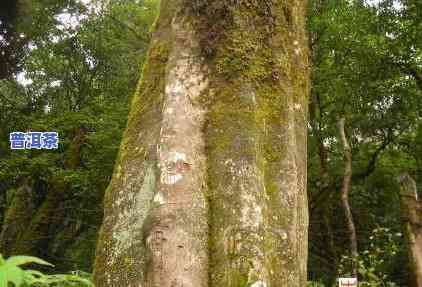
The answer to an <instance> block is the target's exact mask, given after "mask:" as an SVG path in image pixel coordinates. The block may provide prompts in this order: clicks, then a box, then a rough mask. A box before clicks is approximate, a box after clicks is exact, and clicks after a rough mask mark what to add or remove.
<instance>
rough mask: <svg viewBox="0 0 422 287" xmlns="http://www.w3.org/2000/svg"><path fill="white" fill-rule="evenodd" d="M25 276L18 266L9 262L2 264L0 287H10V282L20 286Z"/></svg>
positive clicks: (0, 267)
mask: <svg viewBox="0 0 422 287" xmlns="http://www.w3.org/2000/svg"><path fill="white" fill-rule="evenodd" d="M23 277H24V273H23V270H22V269H20V268H19V267H17V266H14V265H9V264H3V265H2V266H0V287H8V283H13V284H14V285H15V286H16V287H19V286H21V284H22V283H23Z"/></svg>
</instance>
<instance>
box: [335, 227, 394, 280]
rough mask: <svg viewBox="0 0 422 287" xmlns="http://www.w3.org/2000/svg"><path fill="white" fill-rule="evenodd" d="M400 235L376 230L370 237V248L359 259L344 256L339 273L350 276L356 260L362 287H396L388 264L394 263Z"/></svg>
mask: <svg viewBox="0 0 422 287" xmlns="http://www.w3.org/2000/svg"><path fill="white" fill-rule="evenodd" d="M401 237H402V235H401V234H400V233H396V234H393V233H392V232H391V230H390V229H389V228H376V229H374V230H373V232H372V235H371V236H370V237H369V240H370V244H369V248H368V249H366V250H364V251H362V252H361V253H360V254H359V256H358V258H355V259H353V258H351V257H350V256H347V255H344V256H342V260H341V263H340V266H339V267H340V269H339V273H340V275H341V276H343V277H346V276H349V275H350V267H351V263H352V262H353V261H354V260H355V261H356V262H357V266H358V272H359V278H360V280H359V281H360V282H359V286H361V287H394V286H397V284H396V283H394V282H391V281H390V280H389V278H388V275H387V271H388V268H387V267H388V263H389V262H394V259H395V258H394V257H395V255H396V254H397V251H398V248H399V246H398V245H397V241H398V240H399V239H400V238H401Z"/></svg>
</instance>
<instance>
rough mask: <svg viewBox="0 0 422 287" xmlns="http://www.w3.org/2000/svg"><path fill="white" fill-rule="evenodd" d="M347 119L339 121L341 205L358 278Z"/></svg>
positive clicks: (354, 272)
mask: <svg viewBox="0 0 422 287" xmlns="http://www.w3.org/2000/svg"><path fill="white" fill-rule="evenodd" d="M345 121H346V120H345V119H344V118H341V119H340V120H339V121H338V129H339V132H340V140H341V142H342V144H343V153H344V160H345V167H344V174H343V181H342V185H341V205H342V208H343V210H344V215H345V217H346V222H347V231H348V233H349V248H350V254H351V257H352V276H355V277H356V276H357V273H358V272H357V262H356V260H357V258H358V242H357V236H356V227H355V223H354V221H353V214H352V210H351V208H350V203H349V191H350V181H351V178H352V150H351V148H350V144H349V142H348V140H347V136H346V131H345Z"/></svg>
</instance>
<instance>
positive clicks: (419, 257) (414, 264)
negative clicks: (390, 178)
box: [400, 174, 422, 287]
mask: <svg viewBox="0 0 422 287" xmlns="http://www.w3.org/2000/svg"><path fill="white" fill-rule="evenodd" d="M400 183H401V190H400V195H401V208H402V220H403V225H404V227H405V235H406V238H407V240H408V244H409V259H410V263H411V268H412V273H413V276H412V277H413V278H412V279H413V281H414V286H415V287H422V213H421V211H422V204H421V202H420V200H419V199H418V193H417V189H416V182H415V181H414V180H413V179H412V178H411V177H410V176H409V175H408V174H404V175H402V176H401V177H400Z"/></svg>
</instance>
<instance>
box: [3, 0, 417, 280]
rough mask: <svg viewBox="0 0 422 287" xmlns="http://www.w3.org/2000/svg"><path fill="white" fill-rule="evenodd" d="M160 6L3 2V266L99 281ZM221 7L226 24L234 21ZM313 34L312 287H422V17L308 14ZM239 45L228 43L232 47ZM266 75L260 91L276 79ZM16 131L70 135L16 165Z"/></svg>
mask: <svg viewBox="0 0 422 287" xmlns="http://www.w3.org/2000/svg"><path fill="white" fill-rule="evenodd" d="M196 2H197V6H196V8H197V9H198V10H197V13H198V14H200V13H204V11H205V12H209V11H208V10H206V8H204V7H206V5H205V4H203V3H202V2H204V3H205V2H207V1H196ZM217 2H219V1H216V3H217ZM220 2H221V1H220ZM223 2H224V1H223ZM227 2H230V1H227ZM233 2H234V3H232V4H233V5H244V4H245V3H246V4H248V3H249V4H248V5H252V6H251V7H255V6H253V5H267V4H266V3H267V1H262V3H261V2H259V1H233ZM237 2H239V3H237ZM269 2H271V1H269ZM293 2H294V1H293ZM236 3H237V4H236ZM159 4H160V3H159V1H158V0H144V1H140V0H112V1H99V0H97V1H94V0H92V1H77V0H66V1H64V0H63V1H62V0H48V1H41V0H33V1H24V0H15V1H12V0H3V1H1V3H0V253H1V254H2V255H3V256H4V257H9V256H13V255H22V254H25V255H32V256H37V257H40V258H43V259H45V260H47V261H49V262H51V263H54V264H55V268H50V267H43V269H42V270H43V271H44V272H46V273H56V272H60V273H65V272H68V271H71V270H83V271H85V272H87V273H91V272H92V271H93V262H94V257H95V246H96V243H97V239H98V233H99V229H100V225H101V222H102V219H103V207H104V206H103V197H104V194H105V192H106V189H107V186H108V185H109V183H110V180H111V178H112V174H113V168H114V166H115V162H116V158H117V153H118V149H119V146H120V143H121V140H122V137H123V133H124V130H125V127H126V125H127V119H128V115H129V110H130V105H131V103H132V99H133V95H134V94H136V93H139V92H142V91H139V89H142V88H145V87H142V86H141V85H139V86H138V81H139V79H140V77H141V75H142V70H145V69H147V67H144V62H145V59H146V58H147V57H148V49H149V48H148V47H149V44H150V40H151V36H152V34H153V31H155V30H156V29H157V23H156V22H155V20H156V17H157V15H158V11H159V9H158V7H159ZM246 4H245V5H246ZM201 5H202V6H201ZM216 6H217V7H216V8H215V10H212V11H218V13H216V15H215V16H216V17H226V16H227V14H226V13H225V10H224V7H223V9H222V8H221V7H218V5H217V4H216ZM257 7H261V6H257ZM204 9H205V10H204ZM256 10H257V11H261V10H260V9H258V8H256ZM263 10H265V9H263ZM227 13H228V12H227ZM286 13H287V12H286ZM228 14H229V13H228ZM287 14H288V13H287ZM207 27H208V26H207ZM210 27H214V28H215V30H216V31H214V30H213V31H207V33H204V35H206V36H207V37H208V38H204V39H203V40H204V41H209V43H211V44H213V43H219V42H218V41H221V39H219V38H218V37H219V32H218V29H219V28H221V27H219V25H218V22H217V24H215V25H214V26H212V25H211V26H210ZM307 29H308V33H309V51H310V53H309V62H310V63H312V67H311V68H312V72H311V87H310V97H309V100H308V103H309V105H308V110H309V116H308V202H309V204H308V205H309V223H310V224H309V241H308V242H309V250H308V251H309V259H308V280H309V282H310V283H309V284H310V285H311V286H335V284H336V279H337V278H338V277H347V276H349V275H352V274H354V273H356V275H357V276H358V278H359V280H360V282H361V283H362V284H366V285H362V286H421V285H418V284H422V283H418V276H417V274H416V273H417V271H415V263H414V259H412V248H411V247H412V245H411V242H412V234H413V235H415V233H412V234H411V232H412V231H409V230H411V228H407V227H406V226H408V221H409V216H408V215H406V214H407V208H409V205H408V204H406V202H405V201H403V198H406V197H403V196H401V190H402V194H403V189H405V188H406V186H407V185H405V184H404V183H403V181H401V180H400V178H402V179H403V178H407V177H409V178H410V180H414V181H415V186H416V188H417V193H418V194H420V192H421V187H422V124H421V123H422V122H421V116H422V115H421V113H422V2H421V1H418V0H380V1H361V0H348V1H346V0H344V1H343V0H310V1H309V3H308V15H307ZM232 36H233V39H234V40H233V42H230V41H229V40H230V39H229V40H228V41H227V43H230V44H232V45H234V44H233V43H234V42H235V41H237V40H239V39H237V38H235V37H236V36H238V35H236V34H233V35H232ZM239 41H240V42H239V47H243V46H242V45H243V44H244V43H243V42H241V41H242V40H241V38H240V40H239ZM231 48H233V47H231ZM218 51H219V50H218V49H217V52H218ZM233 51H235V52H234V54H233V57H232V58H230V60H227V61H226V62H221V67H222V68H223V69H228V68H230V69H232V68H233V69H234V70H233V71H234V72H233V75H234V74H236V72H237V71H236V70H235V69H236V68H237V67H242V65H243V63H244V62H243V61H245V59H247V60H249V58H248V54H247V53H246V54H241V53H240V52H238V51H239V50H236V49H234V48H233ZM205 52H208V54H207V53H206V55H208V56H209V55H211V54H212V53H213V52H215V51H205ZM220 52H221V51H220ZM304 57H305V56H304ZM248 63H249V62H248ZM265 64H266V62H265V61H263V63H258V65H257V66H258V67H257V68H256V69H250V70H248V72H249V74H248V76H251V77H255V78H256V79H258V78H259V79H261V78H262V77H264V76H265V73H266V71H265V70H264V68H262V67H265ZM240 70H241V69H240ZM233 75H231V74H230V73H228V75H225V76H227V77H230V76H233ZM272 76H273V77H279V75H277V74H274V75H272ZM222 109H223V107H222ZM232 109H236V106H233V107H232ZM239 109H240V107H239ZM224 111H226V110H224ZM16 131H22V132H26V131H57V132H58V133H59V137H60V138H59V149H58V150H55V151H46V150H24V151H14V150H11V149H10V142H9V134H10V133H11V132H16ZM239 132H240V131H239ZM403 174H406V176H405V177H403ZM347 179H348V180H347ZM411 206H412V205H411ZM405 227H406V228H405ZM409 232H410V233H409ZM415 232H417V230H416V231H415ZM353 235H354V236H353ZM409 242H410V243H409ZM419 256H422V255H421V254H420V255H419ZM0 272H1V270H0ZM420 272H421V271H420ZM81 284H82V283H81Z"/></svg>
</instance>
